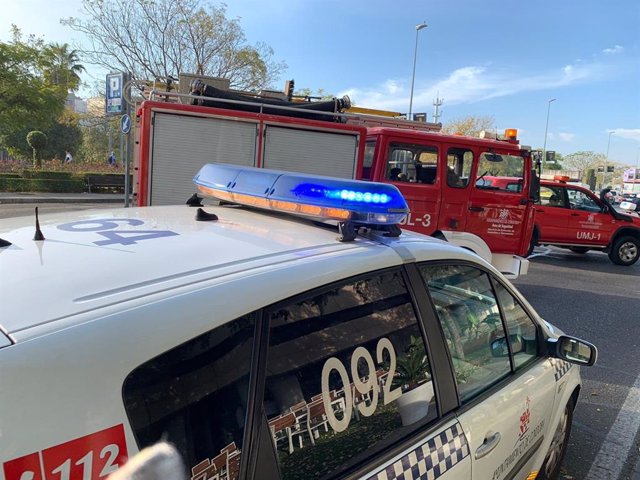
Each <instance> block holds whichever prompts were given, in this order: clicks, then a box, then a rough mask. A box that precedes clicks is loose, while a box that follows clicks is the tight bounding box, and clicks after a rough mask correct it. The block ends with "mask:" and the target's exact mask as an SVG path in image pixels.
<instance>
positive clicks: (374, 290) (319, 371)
mask: <svg viewBox="0 0 640 480" xmlns="http://www.w3.org/2000/svg"><path fill="white" fill-rule="evenodd" d="M265 313H266V318H268V319H269V324H270V328H269V331H270V335H269V351H268V354H267V366H266V383H265V397H264V410H265V413H266V415H267V418H268V422H269V428H270V431H271V435H272V439H273V444H274V446H275V447H276V450H277V456H278V459H279V464H280V470H281V473H282V477H283V478H284V479H293V478H304V479H317V478H324V477H326V476H332V477H339V476H340V472H342V471H343V470H344V469H347V468H350V467H353V466H355V465H358V464H360V463H361V462H364V461H370V460H371V458H372V457H375V455H376V454H379V453H380V452H381V451H383V450H384V449H387V448H389V447H391V446H393V445H394V444H395V443H396V442H397V441H398V440H399V439H400V438H402V437H403V436H404V435H406V434H407V433H410V432H412V431H414V430H415V429H416V428H417V427H418V426H422V425H424V424H425V423H427V422H429V421H431V420H432V419H434V418H436V417H437V408H436V401H435V398H434V391H433V382H432V377H431V369H430V362H429V358H428V354H427V353H428V352H427V351H426V348H425V342H424V340H423V337H422V334H421V330H420V328H419V326H418V320H417V317H416V314H415V311H414V307H413V304H412V302H411V297H410V295H409V292H408V290H407V287H406V285H405V282H404V279H403V276H402V274H401V272H400V271H399V270H391V271H388V270H387V271H384V272H379V273H376V274H373V275H367V276H365V277H360V278H357V279H353V280H349V281H347V282H342V283H340V284H336V285H333V286H331V287H329V288H327V289H323V290H319V291H313V292H310V293H309V294H306V295H303V296H300V297H297V298H295V299H293V300H291V301H288V302H283V303H280V304H278V305H276V306H274V307H273V308H270V309H267V310H266V312H265Z"/></svg>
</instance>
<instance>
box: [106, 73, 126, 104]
mask: <svg viewBox="0 0 640 480" xmlns="http://www.w3.org/2000/svg"><path fill="white" fill-rule="evenodd" d="M124 83H125V75H124V72H117V73H110V74H108V75H107V88H106V101H107V105H106V111H107V115H118V114H121V113H123V112H124V111H125V106H124V98H123V89H124Z"/></svg>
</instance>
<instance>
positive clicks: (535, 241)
mask: <svg viewBox="0 0 640 480" xmlns="http://www.w3.org/2000/svg"><path fill="white" fill-rule="evenodd" d="M538 238H539V235H538V229H536V228H534V229H533V233H532V234H531V242H530V243H529V250H527V257H528V256H529V255H531V254H532V253H533V249H534V248H535V247H536V245H538Z"/></svg>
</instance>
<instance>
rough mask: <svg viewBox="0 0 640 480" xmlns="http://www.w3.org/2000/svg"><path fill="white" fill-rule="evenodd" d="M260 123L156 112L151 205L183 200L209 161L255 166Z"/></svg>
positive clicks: (150, 183) (192, 190)
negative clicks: (195, 176) (197, 175)
mask: <svg viewBox="0 0 640 480" xmlns="http://www.w3.org/2000/svg"><path fill="white" fill-rule="evenodd" d="M257 125H258V124H257V123H256V122H244V121H231V120H225V119H221V118H212V117H194V116H189V115H174V114H168V113H156V114H155V116H154V125H153V140H152V151H151V155H150V157H151V158H150V176H151V178H150V182H149V185H151V187H150V189H151V191H150V194H149V199H150V201H149V204H150V205H175V204H177V203H184V202H185V201H186V200H187V199H188V198H189V197H190V196H191V195H192V194H193V193H194V192H195V188H194V186H193V176H194V175H195V174H196V173H197V172H198V170H200V168H201V167H202V166H203V165H204V164H206V163H232V164H235V165H246V166H255V157H256V153H255V152H256V136H257V128H258V127H257Z"/></svg>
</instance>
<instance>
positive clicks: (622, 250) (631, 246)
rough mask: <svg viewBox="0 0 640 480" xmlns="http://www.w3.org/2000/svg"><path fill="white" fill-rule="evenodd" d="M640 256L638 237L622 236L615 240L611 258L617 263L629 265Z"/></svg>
mask: <svg viewBox="0 0 640 480" xmlns="http://www.w3.org/2000/svg"><path fill="white" fill-rule="evenodd" d="M639 256H640V240H638V238H636V237H620V238H618V239H616V241H615V242H613V246H612V247H611V251H610V252H609V259H610V260H611V261H612V262H613V263H615V264H617V265H624V266H626V267H628V266H629V265H633V264H634V263H636V262H637V261H638V257H639Z"/></svg>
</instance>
